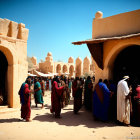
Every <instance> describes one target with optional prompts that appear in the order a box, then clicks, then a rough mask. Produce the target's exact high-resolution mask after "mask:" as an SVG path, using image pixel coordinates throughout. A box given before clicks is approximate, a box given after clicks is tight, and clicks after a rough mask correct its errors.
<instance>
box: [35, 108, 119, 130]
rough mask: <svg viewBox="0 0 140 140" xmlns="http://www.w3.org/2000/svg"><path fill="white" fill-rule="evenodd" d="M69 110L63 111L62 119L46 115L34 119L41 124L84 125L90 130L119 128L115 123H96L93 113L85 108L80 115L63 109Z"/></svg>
mask: <svg viewBox="0 0 140 140" xmlns="http://www.w3.org/2000/svg"><path fill="white" fill-rule="evenodd" d="M63 110H68V111H67V112H64V113H63V111H62V113H61V117H62V118H59V119H58V118H55V117H54V116H53V114H49V113H46V114H44V115H38V116H36V117H34V118H33V120H37V121H40V122H56V123H58V124H59V125H66V126H79V125H84V126H85V127H88V128H99V127H114V126H117V125H116V123H114V122H101V121H95V120H94V118H93V116H92V113H91V112H90V111H86V110H85V109H84V107H82V108H81V110H80V111H79V113H78V114H74V113H73V110H72V109H65V108H64V109H63Z"/></svg>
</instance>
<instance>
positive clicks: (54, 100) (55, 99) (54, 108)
mask: <svg viewBox="0 0 140 140" xmlns="http://www.w3.org/2000/svg"><path fill="white" fill-rule="evenodd" d="M59 82H60V80H59V77H58V76H56V78H54V79H53V85H52V92H51V109H50V112H51V113H55V118H60V113H61V97H62V93H63V90H64V86H61V87H58V83H59Z"/></svg>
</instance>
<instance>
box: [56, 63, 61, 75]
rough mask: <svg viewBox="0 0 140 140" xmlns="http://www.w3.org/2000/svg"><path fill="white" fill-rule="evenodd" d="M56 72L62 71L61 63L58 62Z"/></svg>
mask: <svg viewBox="0 0 140 140" xmlns="http://www.w3.org/2000/svg"><path fill="white" fill-rule="evenodd" d="M56 72H57V73H59V74H60V73H61V65H60V64H58V65H57V66H56Z"/></svg>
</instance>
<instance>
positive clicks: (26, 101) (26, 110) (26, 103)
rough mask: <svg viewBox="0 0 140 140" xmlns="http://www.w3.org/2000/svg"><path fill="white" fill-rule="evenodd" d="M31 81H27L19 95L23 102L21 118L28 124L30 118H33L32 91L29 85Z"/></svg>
mask: <svg viewBox="0 0 140 140" xmlns="http://www.w3.org/2000/svg"><path fill="white" fill-rule="evenodd" d="M28 82H29V79H27V80H26V82H24V83H23V84H22V85H21V88H20V91H19V95H20V102H21V118H22V119H23V120H26V121H27V122H30V121H31V120H30V116H31V104H30V100H31V99H30V92H31V91H30V90H29V85H28Z"/></svg>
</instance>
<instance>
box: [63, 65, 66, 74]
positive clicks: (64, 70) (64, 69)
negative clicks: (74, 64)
mask: <svg viewBox="0 0 140 140" xmlns="http://www.w3.org/2000/svg"><path fill="white" fill-rule="evenodd" d="M65 72H67V66H66V65H64V66H63V73H65Z"/></svg>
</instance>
